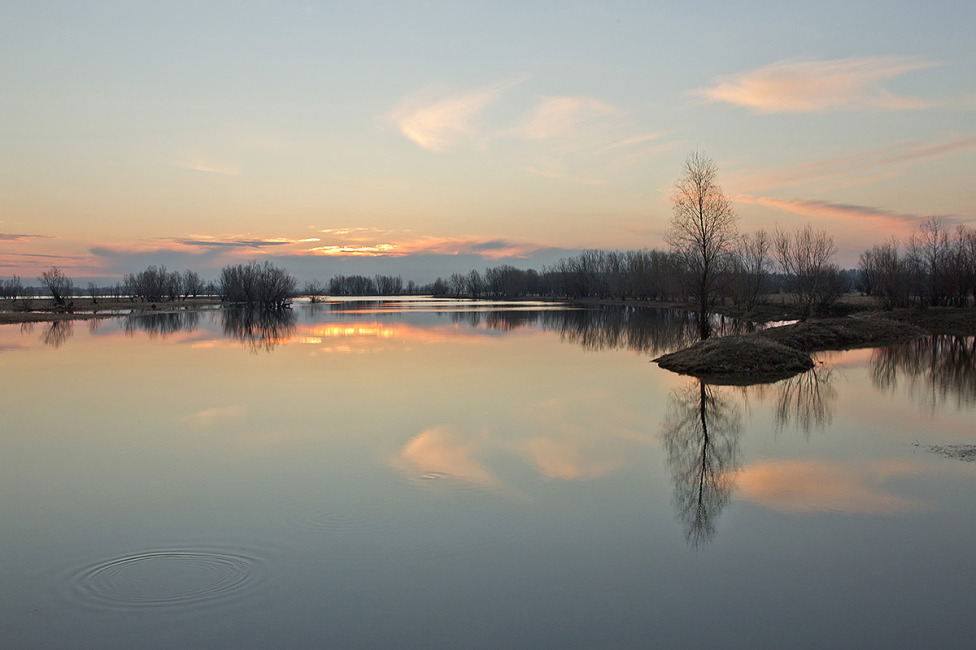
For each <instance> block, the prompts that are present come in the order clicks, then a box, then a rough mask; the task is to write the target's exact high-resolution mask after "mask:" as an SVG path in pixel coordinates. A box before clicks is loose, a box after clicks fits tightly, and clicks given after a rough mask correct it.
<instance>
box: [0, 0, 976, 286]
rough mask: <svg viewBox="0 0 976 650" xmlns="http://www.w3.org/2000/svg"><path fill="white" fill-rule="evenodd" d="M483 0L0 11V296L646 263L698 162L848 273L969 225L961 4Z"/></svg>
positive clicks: (973, 126)
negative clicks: (809, 228)
mask: <svg viewBox="0 0 976 650" xmlns="http://www.w3.org/2000/svg"><path fill="white" fill-rule="evenodd" d="M481 4H482V3H478V4H474V3H470V4H469V3H439V2H422V3H404V2H397V3H393V2H388V3H385V2H330V3H318V2H299V1H281V2H274V1H270V0H269V1H265V2H166V3H146V2H135V1H128V2H61V3H57V2H41V1H31V2H11V1H9V0H4V1H3V2H2V3H0V79H2V81H3V83H2V85H0V142H2V143H3V156H2V158H0V265H2V266H0V276H2V275H9V274H11V273H19V274H21V275H24V276H26V277H31V276H34V275H36V274H37V272H38V270H39V269H40V268H43V267H46V266H49V265H50V264H51V263H52V262H53V263H58V264H60V265H62V266H64V267H65V268H66V269H69V270H70V271H71V272H73V273H74V274H75V275H77V276H97V277H111V276H113V275H116V274H119V273H123V272H127V271H133V270H138V269H139V268H142V267H144V266H145V264H146V263H152V262H151V260H156V261H157V262H158V263H167V264H170V265H171V266H174V265H175V266H180V267H191V268H200V270H203V271H204V272H206V271H207V269H208V268H214V267H217V266H219V265H220V264H222V263H225V262H226V261H229V260H237V259H249V258H256V257H265V256H268V255H273V256H275V257H276V258H278V259H281V260H282V261H283V262H284V263H285V265H286V266H289V267H290V268H295V269H296V271H297V272H300V273H301V274H302V275H303V276H305V277H316V276H317V277H321V278H327V277H329V276H330V275H332V274H334V273H338V272H344V271H345V270H346V269H356V270H357V272H358V271H359V270H361V269H369V268H376V269H379V270H382V271H387V270H390V269H393V270H398V271H399V272H403V274H404V275H405V276H406V277H411V276H412V274H413V273H416V274H417V277H416V279H418V280H421V281H424V280H428V279H432V278H431V277H429V276H430V275H431V274H432V273H435V272H440V270H441V269H443V273H445V274H449V273H450V272H452V271H455V270H467V269H469V268H472V267H477V266H484V265H491V264H496V263H501V262H512V261H515V262H517V263H520V264H522V265H537V263H541V262H542V261H548V260H550V259H551V258H553V257H558V256H559V255H560V254H563V253H567V252H571V251H575V250H578V249H582V248H592V247H602V248H643V247H663V245H664V244H663V240H662V238H661V235H662V233H663V231H664V230H665V228H666V226H667V221H668V218H669V216H670V210H669V206H668V203H667V194H668V188H669V187H670V184H671V183H672V182H673V181H674V179H675V177H676V176H677V174H678V173H679V171H680V166H681V163H682V161H683V160H684V158H685V156H686V155H687V154H688V153H689V152H691V151H693V150H695V149H701V150H703V151H705V152H706V153H708V154H709V155H711V156H712V157H713V158H714V159H715V161H716V162H717V163H718V165H719V168H720V171H721V180H722V184H723V186H724V188H725V190H726V192H727V193H728V194H730V195H731V196H733V197H735V199H736V207H737V211H738V213H739V214H740V216H741V226H742V229H743V230H745V231H749V230H754V229H756V228H759V227H765V228H771V227H773V226H774V225H780V226H782V227H794V226H799V225H805V224H806V223H808V222H810V223H812V224H814V225H815V226H816V227H818V228H826V229H827V230H828V231H829V232H831V233H832V234H833V235H834V236H835V238H836V239H837V242H838V245H839V247H840V249H841V255H840V259H839V260H838V261H839V262H841V263H842V264H845V265H850V264H853V263H854V261H855V260H856V256H857V253H858V252H859V251H860V250H862V249H863V248H864V247H866V246H868V245H870V244H872V243H875V242H877V241H880V240H882V239H884V238H886V237H887V236H889V235H903V234H904V233H906V232H908V231H909V230H910V229H911V228H912V227H914V225H916V224H917V223H918V221H919V220H920V219H924V218H926V217H928V216H931V215H941V216H943V217H944V218H945V219H946V221H947V222H948V223H950V224H951V223H968V224H970V225H974V223H976V208H974V205H976V201H974V199H976V190H974V189H973V183H972V177H973V172H974V170H976V45H974V42H976V39H973V37H972V26H973V24H976V9H974V4H973V3H970V2H935V3H928V4H926V5H923V4H922V3H917V2H912V3H906V2H853V3H852V2H837V3H832V2H818V3H783V2H778V3H772V2H769V3H762V2H750V3H696V4H694V5H692V4H687V5H684V4H674V3H667V4H661V5H659V6H655V4H654V3H636V2H635V3H627V2H617V3H614V2H601V3H566V2H560V3H557V2H552V3H548V2H519V3H507V2H496V3H492V4H491V5H490V6H481ZM365 253H379V254H382V255H383V256H384V257H385V258H384V259H378V258H372V259H373V262H372V266H371V265H370V264H367V263H366V262H365V261H363V260H358V261H356V262H355V263H353V262H350V261H349V260H348V256H349V255H352V254H365ZM411 255H414V256H418V257H411ZM40 256H45V257H40ZM46 256H50V257H46ZM391 256H398V257H391ZM404 256H405V257H404ZM421 261H422V262H423V264H424V266H423V270H420V266H418V264H420V262H421ZM140 265H141V266H140ZM455 267H459V268H455Z"/></svg>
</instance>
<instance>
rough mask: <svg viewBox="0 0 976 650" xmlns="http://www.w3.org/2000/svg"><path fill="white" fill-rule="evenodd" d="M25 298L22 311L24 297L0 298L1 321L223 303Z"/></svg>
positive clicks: (44, 320)
mask: <svg viewBox="0 0 976 650" xmlns="http://www.w3.org/2000/svg"><path fill="white" fill-rule="evenodd" d="M28 300H29V303H30V309H29V310H25V309H24V302H23V299H19V298H18V299H17V300H11V299H10V298H4V299H0V324H11V323H13V324H16V323H49V322H53V321H63V320H92V319H96V318H114V317H117V316H128V315H131V314H153V313H156V314H159V313H173V312H186V311H204V310H207V309H214V308H215V307H219V306H220V305H221V304H223V303H221V301H220V298H213V297H207V298H187V299H186V300H174V301H169V300H164V301H159V302H146V301H143V300H131V299H129V298H125V299H121V300H115V299H113V298H98V299H96V300H92V299H91V298H82V297H80V296H79V297H76V298H73V299H72V300H70V301H69V303H68V306H65V307H60V306H58V305H56V304H55V303H54V301H53V300H52V299H50V298H29V299H28Z"/></svg>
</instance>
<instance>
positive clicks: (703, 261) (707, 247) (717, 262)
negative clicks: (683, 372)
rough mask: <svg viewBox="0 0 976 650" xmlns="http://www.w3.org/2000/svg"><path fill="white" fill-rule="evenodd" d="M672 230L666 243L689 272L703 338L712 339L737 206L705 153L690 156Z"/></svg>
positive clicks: (676, 192) (675, 198)
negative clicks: (712, 321) (711, 323)
mask: <svg viewBox="0 0 976 650" xmlns="http://www.w3.org/2000/svg"><path fill="white" fill-rule="evenodd" d="M671 207H672V212H673V213H672V216H671V225H670V227H669V228H668V232H667V235H666V239H667V242H668V244H669V245H670V246H671V250H672V251H673V252H674V253H675V254H677V255H678V257H679V259H680V261H681V264H682V266H683V268H684V271H685V278H686V290H687V292H688V295H689V296H690V298H691V299H692V301H693V302H694V303H695V305H696V307H697V309H698V314H699V316H698V325H699V330H700V332H701V337H702V338H706V337H707V336H708V334H709V330H710V327H709V314H711V313H712V311H713V307H714V305H715V304H716V302H717V301H718V299H719V294H720V283H721V281H722V276H723V274H725V273H726V271H727V270H728V269H729V267H730V265H731V261H732V253H733V251H734V249H735V245H736V239H737V219H736V215H735V211H734V210H733V208H732V201H731V200H729V198H728V197H727V196H725V194H724V193H723V192H722V188H721V187H720V186H719V184H718V168H717V167H716V165H715V163H714V162H713V161H712V159H711V158H708V157H707V156H705V155H704V154H702V153H700V152H695V153H693V154H691V155H690V156H688V158H687V160H686V161H685V167H684V171H683V173H682V174H681V177H680V178H679V179H678V180H677V181H676V182H675V184H674V187H673V189H672V192H671Z"/></svg>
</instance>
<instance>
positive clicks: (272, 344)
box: [220, 307, 295, 353]
mask: <svg viewBox="0 0 976 650" xmlns="http://www.w3.org/2000/svg"><path fill="white" fill-rule="evenodd" d="M220 313H221V318H222V323H221V325H222V327H223V331H224V335H225V336H229V337H233V338H236V339H237V340H239V341H240V342H241V343H243V344H244V345H246V346H247V347H249V348H250V349H251V352H255V353H256V352H258V351H261V350H263V351H265V352H271V351H272V350H274V349H275V348H276V347H278V345H280V344H281V343H283V342H285V341H286V340H287V339H288V338H290V337H291V336H292V335H293V334H294V332H295V315H294V313H293V312H292V311H291V310H290V309H249V308H246V307H244V308H242V307H228V308H226V309H223V310H221V312H220Z"/></svg>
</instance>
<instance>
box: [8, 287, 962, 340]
mask: <svg viewBox="0 0 976 650" xmlns="http://www.w3.org/2000/svg"><path fill="white" fill-rule="evenodd" d="M321 299H322V300H328V299H329V297H328V296H323V297H321ZM525 300H543V301H545V302H556V303H565V304H571V305H577V306H581V307H600V306H619V307H634V308H650V309H685V310H693V309H694V307H693V306H692V305H691V304H688V303H681V302H664V301H644V300H613V299H610V300H605V299H596V298H586V299H577V300H560V299H550V298H538V297H532V298H526V299H525ZM29 301H30V310H24V309H23V299H17V300H12V299H10V298H0V324H10V323H14V324H16V323H41V322H51V321H59V320H91V319H94V318H113V317H118V316H128V315H132V314H147V313H172V312H186V311H204V310H208V309H214V308H217V307H220V306H223V305H226V303H224V302H222V301H221V300H220V298H218V297H202V298H188V299H186V300H175V301H169V300H162V301H159V302H146V301H143V300H139V299H135V300H132V299H130V298H123V299H119V300H116V299H113V298H108V297H105V298H98V299H97V300H92V298H90V297H81V296H78V297H75V298H73V299H72V301H71V303H70V305H71V307H70V309H69V308H65V307H58V306H57V305H55V304H54V301H53V300H51V299H50V298H30V299H29ZM718 313H720V314H721V315H724V316H726V317H730V318H738V319H743V320H747V321H752V322H755V323H769V322H775V321H790V320H796V319H797V316H796V313H795V311H794V309H793V308H792V306H791V305H790V303H789V302H787V301H786V300H784V299H783V297H782V296H779V295H777V296H772V297H770V299H769V300H767V301H766V302H763V303H760V304H757V305H756V306H755V307H753V308H752V309H749V310H743V309H737V308H734V307H731V306H725V307H722V308H721V309H720V310H719V311H718ZM851 315H853V316H856V317H857V318H859V319H860V318H870V319H878V318H880V319H884V320H886V321H896V322H900V323H906V324H910V325H913V326H914V327H917V328H919V329H920V330H921V331H922V332H923V333H927V334H947V335H954V336H976V307H967V308H958V307H927V308H919V307H911V308H906V309H895V310H891V311H884V310H881V309H879V307H878V304H877V301H875V300H874V299H873V298H870V297H868V296H859V295H853V294H851V295H847V296H844V297H842V298H841V299H840V300H838V301H837V302H836V303H834V304H833V305H832V306H831V309H830V311H829V312H828V313H824V314H818V315H817V316H815V317H812V318H810V319H809V321H810V322H819V321H823V320H824V319H828V318H830V319H836V318H839V317H844V316H851ZM868 343H870V341H868ZM880 344H883V343H880Z"/></svg>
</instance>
